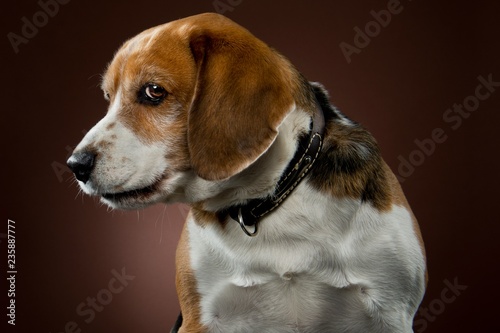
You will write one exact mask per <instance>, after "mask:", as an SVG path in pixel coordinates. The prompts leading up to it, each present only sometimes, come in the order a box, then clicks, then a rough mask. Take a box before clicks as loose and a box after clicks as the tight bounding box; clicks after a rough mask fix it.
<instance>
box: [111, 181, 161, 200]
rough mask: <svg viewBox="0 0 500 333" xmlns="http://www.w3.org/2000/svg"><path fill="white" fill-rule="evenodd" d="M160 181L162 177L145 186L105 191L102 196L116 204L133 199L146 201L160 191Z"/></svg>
mask: <svg viewBox="0 0 500 333" xmlns="http://www.w3.org/2000/svg"><path fill="white" fill-rule="evenodd" d="M160 182H161V179H160V180H158V181H155V182H154V183H153V184H151V185H149V186H146V187H143V188H138V189H134V190H128V191H123V192H114V193H103V194H101V198H103V199H105V200H106V201H109V202H112V203H115V204H119V203H121V204H124V203H127V202H131V201H146V200H147V199H148V198H149V197H151V196H152V195H153V194H155V193H156V192H157V191H158V187H159V184H160Z"/></svg>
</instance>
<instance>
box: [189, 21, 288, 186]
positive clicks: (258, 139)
mask: <svg viewBox="0 0 500 333" xmlns="http://www.w3.org/2000/svg"><path fill="white" fill-rule="evenodd" d="M190 47H191V52H192V54H193V56H194V59H195V61H196V66H197V70H198V73H197V79H196V80H197V82H196V87H195V91H194V96H193V102H192V106H191V109H190V112H189V115H188V146H189V151H190V156H191V163H192V165H193V168H194V170H195V172H196V173H197V174H198V175H199V176H200V177H202V178H204V179H207V180H221V179H225V178H228V177H231V176H233V175H235V174H237V173H239V172H241V171H242V170H244V169H245V168H246V167H248V166H249V165H250V164H251V163H253V162H254V161H255V160H257V159H258V158H259V157H260V156H261V155H262V154H263V153H265V152H266V150H267V149H268V148H269V147H270V146H271V144H272V143H273V142H274V140H275V138H276V136H277V134H278V126H279V125H280V124H281V122H282V121H283V119H284V118H285V117H286V115H287V114H288V112H289V111H290V110H291V109H292V107H293V105H294V98H293V96H292V94H293V93H292V91H293V89H292V88H291V86H292V82H294V81H293V79H292V77H293V69H292V66H291V65H290V63H289V62H288V61H287V60H285V59H284V58H283V57H281V56H280V55H279V54H278V53H277V52H275V51H273V50H272V49H271V48H269V47H268V46H267V45H266V44H264V43H263V42H262V41H260V40H258V39H257V38H256V37H254V36H253V35H252V34H251V33H250V32H248V31H247V30H245V29H244V28H242V27H240V26H239V25H237V24H236V23H234V22H232V21H230V20H229V19H227V18H224V17H222V16H217V17H216V19H215V20H213V18H212V20H211V21H210V22H209V23H207V24H206V25H205V27H198V28H196V29H194V32H193V34H192V36H191V39H190Z"/></svg>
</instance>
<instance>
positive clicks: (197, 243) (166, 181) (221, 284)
mask: <svg viewBox="0 0 500 333" xmlns="http://www.w3.org/2000/svg"><path fill="white" fill-rule="evenodd" d="M102 89H103V91H104V95H105V98H106V99H107V100H109V109H108V112H107V114H106V116H105V117H104V118H103V119H102V120H101V121H99V122H98V123H97V124H96V125H95V126H94V127H93V128H92V129H91V130H90V131H89V132H88V133H87V134H86V135H85V137H84V138H83V140H82V141H81V142H80V144H79V145H78V146H77V147H76V149H75V151H74V152H73V154H72V156H71V157H70V158H69V160H68V166H69V167H70V168H71V169H72V171H73V172H74V174H75V176H76V179H77V180H78V182H79V185H80V186H81V188H82V189H83V191H84V192H85V193H87V194H89V195H94V196H99V197H100V198H101V201H102V202H103V203H105V204H107V205H109V206H110V207H112V208H117V209H138V208H143V207H146V206H149V205H152V204H156V203H167V204H169V203H176V202H184V203H188V204H189V205H190V206H191V210H190V213H189V216H188V217H187V221H186V223H185V227H184V230H183V232H182V235H181V238H180V241H179V245H178V249H177V255H176V267H177V271H176V287H177V292H178V297H179V301H180V307H181V316H179V319H178V320H177V323H176V324H175V327H174V328H173V330H172V332H182V333H188V332H189V333H194V332H196V333H198V332H203V333H209V332H210V333H212V332H224V333H228V332H230V333H235V332H266V333H274V332H276V333H278V332H280V333H285V332H290V333H292V332H302V333H306V332H307V333H318V332H362V333H366V332H371V333H375V332H384V333H388V332H412V322H413V317H414V315H415V312H416V311H417V308H418V306H419V304H420V302H421V300H422V297H423V294H424V291H425V287H426V281H427V276H426V274H427V273H426V260H425V253H424V246H423V242H422V237H421V234H420V231H419V227H418V224H417V221H416V219H415V217H414V215H413V213H412V211H411V209H410V207H409V205H408V202H407V201H406V199H405V197H404V195H403V192H402V190H401V187H400V185H399V183H398V181H397V180H396V177H395V176H394V174H393V173H392V172H391V170H390V169H389V167H388V166H387V164H386V163H385V162H384V161H383V160H382V157H381V154H380V152H379V148H378V146H377V143H376V141H375V139H374V138H373V137H372V135H371V134H370V133H369V132H368V131H366V130H365V129H364V128H362V127H361V126H360V125H359V124H358V123H356V122H354V121H352V120H351V119H349V118H348V117H346V116H345V115H343V114H342V113H341V112H340V111H339V110H338V109H336V108H335V107H334V106H332V105H331V104H330V102H329V97H328V94H327V92H326V91H325V89H324V88H323V87H322V86H321V85H320V84H318V83H309V82H308V81H306V79H305V78H304V77H303V76H302V75H301V74H300V73H299V72H298V71H297V70H296V69H295V68H294V67H293V66H292V64H291V63H290V62H289V61H288V60H287V59H286V58H285V57H283V56H282V55H281V54H279V53H278V52H276V51H275V50H273V49H272V48H270V47H269V46H267V45H266V44H265V43H264V42H262V41H261V40H259V39H257V38H256V37H255V36H253V35H252V34H251V33H250V32H249V31H247V30H246V29H244V28H243V27H241V26H239V25H237V24H236V23H234V22H232V21H231V20H229V19H227V18H225V17H223V16H221V15H217V14H210V13H209V14H201V15H196V16H192V17H188V18H184V19H180V20H177V21H173V22H170V23H167V24H164V25H160V26H158V27H154V28H152V29H149V30H146V31H144V32H142V33H140V34H139V35H137V36H136V37H134V38H132V39H130V40H128V41H127V42H125V43H124V44H123V46H122V47H121V48H120V49H119V50H118V52H117V53H116V55H115V57H114V59H113V61H112V62H111V63H110V64H109V66H108V68H107V70H106V72H105V74H104V76H103V82H102Z"/></svg>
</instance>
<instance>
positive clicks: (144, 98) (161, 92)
mask: <svg viewBox="0 0 500 333" xmlns="http://www.w3.org/2000/svg"><path fill="white" fill-rule="evenodd" d="M166 96H167V91H166V90H165V89H164V88H163V87H162V86H159V85H157V84H154V83H148V84H146V85H144V86H143V87H142V89H141V91H140V92H139V102H140V103H147V104H153V105H158V104H160V103H161V102H162V101H163V100H164V99H165V97H166Z"/></svg>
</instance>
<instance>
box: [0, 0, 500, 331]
mask: <svg viewBox="0 0 500 333" xmlns="http://www.w3.org/2000/svg"><path fill="white" fill-rule="evenodd" d="M221 1H222V2H230V1H229V0H221ZM232 2H233V3H237V2H238V1H237V0H232ZM240 2H241V4H239V5H237V6H234V8H233V10H232V11H227V12H226V13H225V14H226V15H227V16H229V17H230V18H232V19H234V20H235V21H237V22H239V23H240V24H241V25H243V26H245V27H247V28H248V29H249V30H251V31H252V32H253V33H254V34H255V35H256V36H258V37H259V38H261V39H263V40H264V41H266V42H267V43H268V44H270V45H272V46H274V47H275V48H277V49H278V50H279V51H281V52H282V53H283V54H285V55H286V56H287V57H288V58H289V59H290V60H291V61H292V62H293V63H294V64H295V65H296V66H297V67H298V68H299V70H301V71H302V72H303V73H304V74H305V75H306V77H308V78H309V79H310V80H314V81H320V82H322V83H323V84H324V85H326V87H327V88H328V89H329V91H330V92H331V100H332V101H333V102H334V103H335V104H336V105H337V106H339V107H340V108H341V109H342V110H343V111H344V112H345V113H346V114H347V115H349V116H350V117H351V118H353V119H355V120H357V121H360V122H361V123H362V124H363V125H364V126H366V127H367V128H368V129H369V130H370V131H371V132H372V133H373V134H374V135H375V137H376V138H377V139H378V141H379V143H380V146H381V148H382V152H383V155H384V157H385V159H386V161H387V162H388V163H389V164H390V165H391V167H392V168H393V169H394V170H397V169H398V165H399V161H398V156H403V157H404V158H408V157H409V155H410V154H411V153H412V152H414V151H415V150H416V145H415V143H414V140H416V139H418V140H423V139H426V138H430V137H431V132H432V130H433V129H435V128H442V129H443V130H444V132H445V133H446V135H447V138H448V139H447V140H446V141H445V142H444V143H441V144H438V145H437V146H436V148H435V151H434V153H433V154H430V156H426V157H425V161H423V163H422V164H421V165H420V166H418V167H417V168H416V169H415V170H414V172H413V173H412V174H411V175H409V176H408V177H407V178H406V181H405V182H404V184H403V187H404V190H405V192H406V195H407V197H408V199H409V201H410V202H411V204H412V207H413V209H414V211H415V214H416V215H417V217H418V219H419V221H420V225H421V228H422V232H423V235H424V239H425V241H426V247H427V251H428V264H429V272H430V284H429V287H428V291H427V295H426V298H425V299H424V301H423V306H424V307H425V308H429V307H430V308H431V310H430V313H431V314H432V313H434V314H435V315H432V317H429V318H428V319H424V317H423V316H422V315H419V316H418V319H420V320H421V322H422V321H425V322H426V323H427V327H426V329H425V330H424V329H423V324H420V326H419V327H418V331H419V332H422V331H425V332H429V333H431V332H491V331H492V330H493V329H494V328H497V327H498V323H497V318H498V314H497V312H498V310H499V307H498V298H499V296H500V295H499V292H498V287H497V285H498V280H499V276H498V271H499V270H498V256H499V248H498V235H499V231H500V227H499V219H498V216H497V211H498V193H497V191H496V190H497V188H498V185H499V184H498V170H499V164H498V158H497V157H496V155H497V154H498V151H499V149H498V141H499V140H498V120H499V117H498V111H499V105H500V90H499V91H496V92H495V93H493V94H492V95H491V97H490V98H488V99H486V100H485V101H482V102H481V103H480V105H479V108H478V109H477V110H476V111H475V112H473V113H472V114H471V115H470V117H469V118H467V119H465V120H464V121H463V123H462V124H461V126H460V127H459V128H457V129H456V130H453V129H451V127H450V124H449V123H446V122H444V121H443V114H444V112H445V111H446V110H447V109H448V108H450V107H452V106H453V104H454V103H462V101H463V100H464V99H465V98H466V97H467V96H470V95H473V94H474V91H475V88H476V86H477V85H478V83H479V82H478V80H477V77H478V76H479V75H482V76H484V77H487V76H488V75H489V74H492V77H493V80H494V81H500V71H499V59H500V48H499V39H500V38H499V37H500V36H499V31H500V29H499V25H498V17H499V15H500V6H499V3H498V1H488V2H487V1H484V2H481V1H475V2H472V1H470V2H465V1H463V2H462V3H460V2H457V1H447V2H446V1H440V2H438V1H430V0H413V1H409V0H402V1H401V5H402V6H403V10H402V12H401V13H400V14H397V15H394V16H393V17H392V20H391V22H390V24H389V25H388V26H387V27H385V28H382V30H381V31H380V32H379V34H378V35H377V36H375V37H373V38H372V39H371V42H370V44H369V45H368V46H367V47H365V48H363V49H362V50H361V52H360V53H359V54H354V55H353V56H352V62H351V63H350V64H348V63H347V61H346V59H345V58H344V56H343V55H342V52H341V50H340V47H339V44H340V43H341V42H346V43H349V44H353V39H354V35H355V32H354V30H353V29H354V27H356V26H358V27H361V28H364V26H365V24H366V23H368V22H369V21H371V20H373V18H372V16H371V15H370V11H371V10H375V11H379V10H382V9H386V8H387V1H386V0H378V1H363V3H360V2H358V1H348V0H345V1H300V2H299V1H296V2H292V1H273V2H272V4H270V2H269V1H250V0H243V1H240ZM39 10H40V7H39V5H38V4H37V1H35V0H29V1H22V2H20V1H16V2H14V1H9V2H7V3H4V4H3V6H2V10H1V16H2V20H1V30H0V31H1V32H2V33H3V35H4V37H3V42H2V44H1V47H2V51H1V52H2V53H1V54H2V67H3V70H2V79H1V82H2V88H1V93H2V101H3V105H4V106H3V107H2V114H3V116H2V118H3V120H2V135H3V139H2V149H1V159H2V164H1V165H2V172H1V175H2V189H3V191H2V192H3V195H2V197H3V198H4V199H3V204H2V205H1V213H2V221H3V222H2V225H1V226H0V237H1V236H3V235H2V234H5V233H6V229H7V227H6V223H7V219H8V218H10V219H12V220H15V221H16V232H17V233H16V236H17V258H16V259H17V262H16V264H17V269H18V275H17V284H16V292H17V293H16V302H17V318H16V319H17V320H16V323H17V325H16V327H15V331H16V332H47V333H48V332H53V333H55V332H64V328H65V325H66V324H67V323H68V322H70V321H74V322H75V323H76V324H77V325H78V327H79V328H80V329H81V330H82V332H123V333H125V332H167V331H168V329H169V328H170V326H171V324H172V323H173V321H174V318H175V317H176V315H177V313H178V305H177V299H176V296H175V290H174V263H173V257H174V250H175V247H176V243H177V240H178V237H179V232H180V228H181V226H182V220H183V217H184V216H185V213H186V210H185V208H184V207H182V206H171V207H163V206H156V207H152V208H150V209H147V210H145V211H141V212H138V213H137V212H120V211H114V212H109V211H107V209H106V207H104V206H102V205H101V204H99V203H98V202H97V201H96V200H93V199H92V198H89V197H82V195H78V190H77V187H76V185H75V184H74V183H73V181H72V178H71V176H70V174H69V173H67V172H63V173H62V174H60V173H59V174H58V173H57V172H56V171H55V170H54V168H53V167H54V166H57V165H59V164H58V163H64V161H65V160H66V157H67V151H66V146H74V145H75V144H77V143H78V141H79V140H80V139H81V137H82V136H83V134H82V131H84V130H88V129H90V128H91V127H92V125H93V124H94V123H95V122H97V121H98V120H99V119H100V118H101V117H102V116H103V115H104V113H105V110H106V103H105V101H104V100H103V98H102V93H101V92H100V90H99V89H98V87H97V86H98V84H99V74H100V73H101V72H102V70H103V69H104V68H105V66H106V63H107V62H108V61H110V60H111V58H112V55H113V52H114V51H115V50H116V49H117V48H118V47H119V46H120V44H121V43H122V42H123V41H124V40H126V39H127V38H129V37H131V36H133V35H135V34H137V33H138V32H140V31H142V30H144V29H146V28H149V27H151V26H154V25H157V24H160V23H164V22H167V21H170V20H173V19H177V18H180V17H185V16H188V15H192V14H196V13H200V12H206V11H215V8H214V5H213V1H169V0H162V1H153V0H141V1H128V2H120V1H114V2H113V1H95V0H94V1H71V2H69V3H68V4H65V5H61V6H60V8H59V12H58V13H57V14H56V15H55V16H54V17H52V18H50V19H49V21H48V24H46V25H45V26H43V27H41V28H40V29H39V31H38V34H37V35H36V36H34V37H33V38H32V39H30V40H29V42H28V43H27V44H23V45H20V46H19V52H18V53H17V54H16V53H14V51H13V48H12V47H11V45H10V43H9V41H8V39H7V37H6V36H7V34H8V33H9V32H14V33H16V34H20V32H21V27H22V24H23V23H22V21H21V19H22V17H24V16H26V17H28V19H29V20H30V21H31V20H32V19H31V18H32V16H33V14H35V13H36V12H37V11H39ZM414 154H415V153H414ZM60 172H61V171H60ZM59 177H60V178H61V179H59ZM0 241H1V242H2V243H1V244H0V249H1V255H0V262H1V271H2V279H1V282H0V290H1V294H2V296H1V300H2V302H1V307H0V308H1V309H3V310H1V311H0V312H1V316H0V318H2V319H1V321H2V324H1V325H2V326H0V327H3V326H5V324H6V323H5V322H6V316H5V314H4V312H5V311H6V310H5V307H6V306H7V303H6V302H7V297H6V290H7V288H6V287H7V286H6V284H5V281H6V280H5V277H4V275H5V271H6V257H7V254H6V246H5V245H6V242H5V239H4V238H0ZM122 268H125V272H126V273H127V274H128V275H131V276H135V278H134V280H132V281H129V284H128V286H126V287H125V288H124V289H123V291H122V292H120V293H117V294H115V295H114V296H113V299H112V301H111V302H110V303H109V304H108V305H106V306H105V307H104V309H103V310H102V311H101V312H98V313H96V316H95V319H94V320H92V321H91V322H90V323H85V321H84V319H87V318H88V317H87V316H84V317H82V316H80V315H78V314H77V312H76V307H77V306H78V305H79V304H80V303H81V302H85V301H86V299H87V297H96V295H98V294H99V293H100V295H101V297H104V296H102V295H104V294H105V293H106V291H105V289H106V288H108V283H109V282H110V280H111V279H112V277H113V275H112V273H111V271H112V270H113V269H114V270H116V271H119V272H120V271H121V270H122ZM455 279H457V281H458V283H459V284H461V285H467V289H466V290H465V291H462V292H461V294H460V296H458V297H456V299H454V300H453V301H451V302H450V303H449V304H445V303H443V302H442V301H441V299H442V295H443V294H442V293H443V291H446V289H445V288H446V285H445V283H444V282H443V281H445V280H448V281H450V282H453V281H454V280H455ZM444 295H445V296H448V297H449V296H450V295H451V294H446V293H445V294H444ZM443 305H444V306H443ZM8 329H9V330H8V332H11V331H13V330H12V327H10V326H9V327H8ZM416 331H417V330H416ZM2 332H5V330H2Z"/></svg>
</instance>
